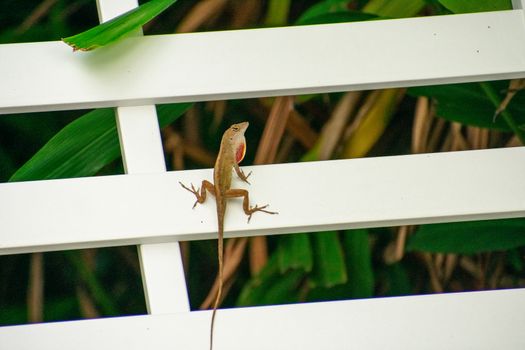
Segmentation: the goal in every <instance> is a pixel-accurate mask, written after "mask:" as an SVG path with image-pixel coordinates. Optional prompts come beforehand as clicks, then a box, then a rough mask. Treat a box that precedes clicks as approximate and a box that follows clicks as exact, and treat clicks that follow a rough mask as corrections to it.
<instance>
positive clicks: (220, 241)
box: [210, 210, 224, 350]
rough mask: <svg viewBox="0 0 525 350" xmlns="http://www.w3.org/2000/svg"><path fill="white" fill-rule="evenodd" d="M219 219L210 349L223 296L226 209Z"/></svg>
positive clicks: (219, 212)
mask: <svg viewBox="0 0 525 350" xmlns="http://www.w3.org/2000/svg"><path fill="white" fill-rule="evenodd" d="M217 214H218V219H219V225H218V226H219V229H218V234H219V237H218V240H217V255H218V258H219V290H218V291H217V296H216V297H215V303H214V304H213V312H212V313H211V328H210V350H213V329H214V325H215V314H216V313H217V308H218V307H219V303H220V301H221V297H222V283H223V277H222V265H223V251H224V249H223V233H224V210H220V211H218V213H217Z"/></svg>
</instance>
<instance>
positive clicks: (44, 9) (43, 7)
mask: <svg viewBox="0 0 525 350" xmlns="http://www.w3.org/2000/svg"><path fill="white" fill-rule="evenodd" d="M56 2H57V0H44V1H42V2H41V3H40V4H39V5H38V6H37V7H36V8H35V9H34V10H33V12H31V13H30V14H29V16H27V17H26V19H25V20H24V21H23V22H22V24H20V26H18V28H16V31H15V32H16V34H17V35H22V34H24V33H25V32H26V31H27V30H28V29H29V28H31V27H32V26H34V25H35V24H37V23H38V22H39V21H40V19H41V18H43V17H44V16H45V15H47V14H48V13H49V10H50V9H51V8H52V7H53V5H55V3H56Z"/></svg>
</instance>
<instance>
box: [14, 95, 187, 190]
mask: <svg viewBox="0 0 525 350" xmlns="http://www.w3.org/2000/svg"><path fill="white" fill-rule="evenodd" d="M190 106H191V104H190V103H180V104H171V105H163V106H160V107H158V109H157V110H158V117H159V123H160V126H161V127H164V126H166V125H168V124H169V123H171V122H173V121H174V120H176V119H177V118H179V117H180V116H181V115H182V114H183V113H184V112H185V111H186V110H187V109H188V108H189V107H190ZM119 156H120V146H119V140H118V134H117V127H116V122H115V117H114V113H113V110H112V109H97V110H94V111H91V112H89V113H87V114H85V115H84V116H82V117H80V118H78V119H77V120H75V121H73V122H72V123H70V124H69V125H67V126H66V127H65V128H64V129H62V130H61V131H60V132H59V133H57V134H56V135H55V136H54V137H53V138H52V139H51V140H49V142H48V143H46V145H44V147H42V148H41V149H40V150H39V151H38V152H37V153H36V154H35V155H34V156H33V157H32V158H31V159H30V160H29V161H28V162H27V163H25V164H24V165H23V166H22V167H20V168H19V169H18V171H17V172H16V173H15V174H14V175H13V176H12V177H11V179H10V181H30V180H43V179H59V178H70V177H81V176H92V175H95V174H96V173H97V172H98V171H100V169H102V168H103V167H104V166H106V165H107V164H109V163H110V162H112V161H114V160H116V159H117V158H118V157H119Z"/></svg>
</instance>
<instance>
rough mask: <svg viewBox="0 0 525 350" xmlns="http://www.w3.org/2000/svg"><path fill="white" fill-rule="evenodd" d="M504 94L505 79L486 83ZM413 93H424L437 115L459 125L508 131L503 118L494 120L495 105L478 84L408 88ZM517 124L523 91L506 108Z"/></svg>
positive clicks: (524, 104) (524, 120)
mask: <svg viewBox="0 0 525 350" xmlns="http://www.w3.org/2000/svg"><path fill="white" fill-rule="evenodd" d="M487 84H490V85H491V86H493V87H494V89H495V90H496V91H498V92H499V93H500V95H501V99H503V98H504V97H505V94H506V89H507V88H508V81H499V82H491V83H487ZM408 93H409V94H410V95H413V96H427V97H430V98H433V99H434V100H435V101H436V102H437V115H438V116H439V117H441V118H444V119H446V120H450V121H455V122H459V123H462V124H467V125H472V126H478V127H482V128H491V129H496V130H501V131H511V129H510V127H509V126H508V124H507V123H506V121H505V120H504V118H497V119H496V120H495V121H493V119H494V112H495V111H496V107H494V104H493V103H492V102H491V101H490V100H489V99H488V98H487V95H486V94H485V92H484V91H483V90H482V88H481V87H480V85H479V84H478V83H468V84H453V85H437V86H420V87H414V88H410V89H409V90H408ZM507 111H508V112H509V113H511V114H512V115H513V116H514V117H515V119H516V122H517V123H518V124H519V125H524V124H525V93H523V92H521V91H520V92H518V93H517V94H516V96H515V97H514V98H513V99H512V101H511V103H510V104H509V106H508V107H507Z"/></svg>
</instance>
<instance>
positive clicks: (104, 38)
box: [62, 0, 177, 51]
mask: <svg viewBox="0 0 525 350" xmlns="http://www.w3.org/2000/svg"><path fill="white" fill-rule="evenodd" d="M176 1H177V0H151V1H149V2H147V3H145V4H142V5H140V6H139V7H136V8H134V9H132V10H130V11H128V12H126V13H124V14H122V15H120V16H117V17H115V18H113V19H111V20H109V21H107V22H104V23H101V24H99V25H98V26H96V27H93V28H91V29H88V30H86V31H84V32H82V33H79V34H76V35H73V36H70V37H67V38H63V39H62V41H63V42H65V43H66V44H68V45H69V46H71V47H72V48H73V50H74V51H77V50H80V51H91V50H94V49H97V48H99V47H102V46H105V45H108V44H111V43H113V42H115V41H118V40H120V39H122V38H123V37H125V36H127V35H129V34H131V33H133V32H134V31H135V30H137V29H139V28H140V27H142V26H143V25H144V24H146V23H147V22H149V21H150V20H152V19H153V18H154V17H156V16H158V15H159V14H160V13H161V12H163V11H164V10H166V9H167V8H168V7H170V6H171V5H172V4H173V3H175V2H176Z"/></svg>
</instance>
